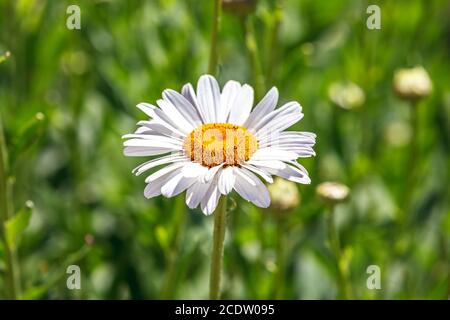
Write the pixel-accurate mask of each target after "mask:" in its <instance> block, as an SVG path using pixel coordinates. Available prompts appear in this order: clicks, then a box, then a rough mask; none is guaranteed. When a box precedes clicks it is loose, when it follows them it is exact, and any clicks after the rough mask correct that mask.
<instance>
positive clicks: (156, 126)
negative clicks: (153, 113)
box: [137, 120, 183, 139]
mask: <svg viewBox="0 0 450 320" xmlns="http://www.w3.org/2000/svg"><path fill="white" fill-rule="evenodd" d="M137 124H138V125H139V126H144V127H146V128H149V129H151V130H152V131H154V132H158V133H159V134H161V135H165V136H167V137H172V138H177V139H181V138H182V137H183V136H181V135H179V134H177V133H175V132H174V131H173V130H171V129H170V128H168V127H167V126H165V125H164V124H161V123H160V122H158V121H156V120H150V121H144V120H142V121H139V122H138V123H137Z"/></svg>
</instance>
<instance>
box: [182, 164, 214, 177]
mask: <svg viewBox="0 0 450 320" xmlns="http://www.w3.org/2000/svg"><path fill="white" fill-rule="evenodd" d="M182 172H183V175H184V177H186V178H197V177H200V176H203V175H204V174H206V173H207V172H208V167H204V166H202V165H201V164H199V163H197V162H189V163H187V164H186V165H185V166H184V167H183V169H182Z"/></svg>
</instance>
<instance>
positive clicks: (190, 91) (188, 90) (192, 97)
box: [181, 83, 205, 122]
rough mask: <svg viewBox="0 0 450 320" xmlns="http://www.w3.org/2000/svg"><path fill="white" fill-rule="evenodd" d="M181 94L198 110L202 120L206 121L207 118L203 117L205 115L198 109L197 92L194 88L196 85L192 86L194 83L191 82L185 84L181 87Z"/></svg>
mask: <svg viewBox="0 0 450 320" xmlns="http://www.w3.org/2000/svg"><path fill="white" fill-rule="evenodd" d="M181 94H182V95H183V97H185V98H186V100H187V101H189V102H190V103H191V104H192V106H193V107H194V108H195V109H196V110H197V113H198V115H199V117H200V119H201V120H202V122H205V119H203V117H202V115H201V113H200V111H199V109H198V102H197V95H196V94H195V90H194V87H193V86H192V84H190V83H187V84H185V85H184V86H183V88H182V89H181Z"/></svg>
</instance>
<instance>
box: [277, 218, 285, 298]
mask: <svg viewBox="0 0 450 320" xmlns="http://www.w3.org/2000/svg"><path fill="white" fill-rule="evenodd" d="M283 218H284V217H277V247H276V259H277V269H276V274H275V281H276V282H275V299H283V298H284V286H285V274H284V272H285V270H284V269H285V263H284V262H285V261H284V259H285V254H284V246H285V243H284V234H285V232H286V231H285V228H284V227H285V224H284V219H283Z"/></svg>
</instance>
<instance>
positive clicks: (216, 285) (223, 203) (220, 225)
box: [209, 197, 227, 300]
mask: <svg viewBox="0 0 450 320" xmlns="http://www.w3.org/2000/svg"><path fill="white" fill-rule="evenodd" d="M226 215H227V198H226V197H221V198H220V202H219V205H218V206H217V210H216V212H214V235H213V238H214V239H213V249H212V256H211V273H210V278H209V298H210V299H211V300H218V299H219V298H220V276H221V269H222V257H223V243H224V240H225V229H226Z"/></svg>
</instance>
